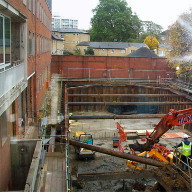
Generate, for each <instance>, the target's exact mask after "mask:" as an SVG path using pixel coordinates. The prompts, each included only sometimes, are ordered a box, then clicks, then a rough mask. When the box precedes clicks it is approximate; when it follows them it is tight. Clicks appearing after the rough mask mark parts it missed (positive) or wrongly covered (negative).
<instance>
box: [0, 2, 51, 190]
mask: <svg viewBox="0 0 192 192" xmlns="http://www.w3.org/2000/svg"><path fill="white" fill-rule="evenodd" d="M51 7H52V1H51V0H16V1H15V0H0V103H1V104H0V191H6V190H14V188H13V186H12V185H11V184H12V179H11V170H10V169H11V154H10V140H11V137H16V138H17V137H18V134H19V130H20V128H21V127H22V126H26V125H27V123H28V120H29V119H30V118H35V117H36V113H37V111H38V108H39V106H40V103H41V101H42V99H43V96H44V93H45V91H46V82H49V81H50V64H51V18H52V16H51V14H52V13H51V9H52V8H51Z"/></svg>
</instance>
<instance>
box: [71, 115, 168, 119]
mask: <svg viewBox="0 0 192 192" xmlns="http://www.w3.org/2000/svg"><path fill="white" fill-rule="evenodd" d="M164 115H165V114H142V115H140V114H138V115H72V116H69V119H73V120H74V119H148V118H149V119H151V118H162V117H163V116H164Z"/></svg>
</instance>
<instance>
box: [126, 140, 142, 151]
mask: <svg viewBox="0 0 192 192" xmlns="http://www.w3.org/2000/svg"><path fill="white" fill-rule="evenodd" d="M129 147H130V149H131V148H132V149H133V150H134V151H139V152H143V151H145V144H140V143H138V141H137V140H136V143H135V144H129Z"/></svg>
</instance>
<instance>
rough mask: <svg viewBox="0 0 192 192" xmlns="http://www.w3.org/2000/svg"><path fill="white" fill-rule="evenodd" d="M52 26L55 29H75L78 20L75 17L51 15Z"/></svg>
mask: <svg viewBox="0 0 192 192" xmlns="http://www.w3.org/2000/svg"><path fill="white" fill-rule="evenodd" d="M52 28H56V29H77V28H78V20H76V19H66V18H65V17H62V16H59V15H53V16H52Z"/></svg>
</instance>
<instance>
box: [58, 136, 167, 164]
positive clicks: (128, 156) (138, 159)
mask: <svg viewBox="0 0 192 192" xmlns="http://www.w3.org/2000/svg"><path fill="white" fill-rule="evenodd" d="M57 139H58V138H57ZM69 144H70V145H73V146H77V147H82V148H85V149H90V150H92V151H96V152H99V153H104V154H107V155H112V156H115V157H119V158H123V159H128V160H132V161H136V162H140V163H144V164H147V165H153V166H157V167H163V166H165V165H167V163H165V162H161V161H157V160H154V159H150V158H146V157H140V156H137V155H131V154H128V153H122V152H119V151H114V150H112V149H106V148H102V147H98V146H95V145H88V144H85V143H81V142H78V141H74V140H69Z"/></svg>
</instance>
